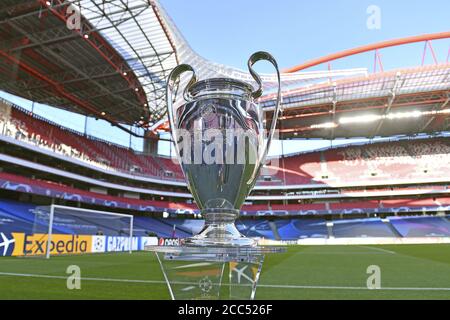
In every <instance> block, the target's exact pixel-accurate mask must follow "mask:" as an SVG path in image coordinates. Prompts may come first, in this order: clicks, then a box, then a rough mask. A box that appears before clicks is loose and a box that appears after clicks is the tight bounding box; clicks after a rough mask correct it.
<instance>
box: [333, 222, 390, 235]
mask: <svg viewBox="0 0 450 320" xmlns="http://www.w3.org/2000/svg"><path fill="white" fill-rule="evenodd" d="M333 235H334V236H335V237H336V238H348V237H396V236H397V234H396V233H395V232H394V230H392V228H390V227H389V226H388V225H387V223H385V222H383V221H381V219H379V218H367V219H351V220H348V219H345V220H335V221H333Z"/></svg>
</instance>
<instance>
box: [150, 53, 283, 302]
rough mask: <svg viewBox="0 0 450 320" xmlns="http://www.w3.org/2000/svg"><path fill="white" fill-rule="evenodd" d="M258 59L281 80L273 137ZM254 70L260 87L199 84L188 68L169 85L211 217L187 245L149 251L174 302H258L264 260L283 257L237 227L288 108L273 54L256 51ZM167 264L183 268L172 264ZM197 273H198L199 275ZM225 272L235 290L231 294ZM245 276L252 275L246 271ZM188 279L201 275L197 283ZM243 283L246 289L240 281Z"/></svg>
mask: <svg viewBox="0 0 450 320" xmlns="http://www.w3.org/2000/svg"><path fill="white" fill-rule="evenodd" d="M259 60H267V61H269V62H270V63H271V64H272V65H273V66H274V67H275V69H276V73H277V78H278V93H277V104H276V108H275V110H274V113H273V117H272V121H271V128H270V131H269V133H268V134H266V130H265V126H264V119H263V116H264V115H263V111H262V110H261V108H260V107H258V105H257V103H256V102H255V99H257V98H258V97H260V96H261V94H262V83H261V78H260V77H259V75H258V74H257V73H256V72H255V71H254V69H253V64H254V63H255V62H257V61H259ZM248 69H249V71H250V74H251V75H252V77H253V79H254V80H255V81H256V83H257V86H258V87H257V88H256V89H254V88H253V86H252V85H250V84H248V83H246V82H243V81H239V80H235V79H230V78H212V79H206V80H201V81H197V78H196V75H195V71H194V70H193V68H192V67H191V66H189V65H187V64H182V65H179V66H177V67H175V68H174V69H173V70H172V72H171V73H170V75H169V78H168V81H167V89H166V101H167V105H168V116H169V122H170V127H171V133H172V138H173V141H174V144H175V149H176V153H177V157H178V160H179V162H180V164H181V167H182V170H183V173H184V176H185V178H186V181H187V183H188V188H189V190H190V192H191V193H192V195H193V197H194V199H195V201H196V203H197V205H198V207H199V208H200V211H201V214H202V216H203V217H204V219H205V226H204V228H203V229H202V231H201V232H200V233H199V234H197V235H195V236H193V237H191V238H188V239H186V240H185V241H184V243H183V245H181V246H177V247H163V246H159V247H156V246H155V247H148V248H147V249H148V250H150V251H154V252H157V257H158V260H159V262H160V264H161V268H162V271H163V273H164V276H165V279H166V281H167V284H168V286H169V291H170V293H171V297H172V298H173V299H175V298H195V299H198V298H220V297H222V296H224V295H225V296H227V297H228V298H247V299H248V298H254V295H255V290H256V283H257V281H258V278H259V274H260V272H261V267H262V262H263V260H264V254H265V253H270V252H279V251H282V250H281V249H280V248H276V247H261V246H258V245H257V242H256V240H254V239H251V238H247V237H244V236H243V235H242V234H241V233H240V232H239V231H238V230H237V228H236V226H235V224H234V223H235V220H236V219H237V218H238V216H239V210H240V208H241V206H242V204H243V203H244V200H245V198H246V197H247V196H248V194H249V193H250V191H251V190H252V188H253V186H254V185H255V183H256V180H257V177H258V175H259V171H260V169H261V166H262V165H263V164H264V161H265V158H266V156H267V152H268V150H269V146H270V143H271V141H272V137H273V134H274V132H275V128H276V123H277V118H278V114H279V111H280V103H281V83H280V73H279V70H278V65H277V63H276V61H275V59H274V58H273V57H272V55H270V54H269V53H267V52H262V51H260V52H256V53H254V54H253V55H252V56H251V57H250V59H249V60H248ZM185 72H190V73H192V77H191V78H190V81H189V82H188V84H187V86H186V87H185V89H184V91H183V92H182V93H183V99H182V100H184V101H181V102H179V103H173V101H174V99H173V90H174V87H175V84H176V83H177V81H178V80H179V78H180V76H181V75H182V74H183V73H185ZM179 100H180V99H178V101H179ZM158 253H159V255H158ZM168 261H176V263H175V264H173V263H172V265H170V266H169V263H168ZM192 261H201V262H202V263H200V264H199V263H192ZM183 262H190V264H185V265H183ZM192 268H196V269H198V270H196V271H195V272H194V271H193V270H192ZM226 268H228V272H229V277H228V280H229V286H228V292H227V293H225V294H224V293H223V290H224V289H223V286H222V284H223V280H224V278H223V274H224V272H226V270H225V269H226ZM188 269H189V272H187V271H186V270H188ZM180 270H182V271H183V272H182V271H180ZM242 270H244V271H242ZM245 270H246V272H247V274H244V273H243V272H245ZM185 271H186V272H185ZM186 275H191V276H192V275H195V277H194V278H195V279H194V280H193V279H192V278H189V277H188V278H189V279H188V278H186ZM197 278H198V279H197ZM243 279H244V280H245V281H247V283H246V284H244V283H241V281H244V280H243ZM179 284H181V285H179ZM186 288H188V289H189V288H190V290H187V289H186ZM221 292H222V294H221Z"/></svg>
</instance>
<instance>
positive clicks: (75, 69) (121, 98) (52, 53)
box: [10, 22, 134, 105]
mask: <svg viewBox="0 0 450 320" xmlns="http://www.w3.org/2000/svg"><path fill="white" fill-rule="evenodd" d="M10 25H11V26H12V27H13V28H14V29H16V30H17V31H19V32H20V33H22V34H23V35H25V36H28V38H30V40H31V41H33V42H36V43H40V42H39V40H38V39H35V38H34V37H33V36H32V35H29V34H27V32H26V31H25V30H23V29H22V28H21V27H19V26H17V24H16V23H15V22H11V23H10ZM40 48H41V50H43V51H44V52H45V53H46V54H48V55H49V56H51V57H53V58H55V59H57V60H58V61H60V62H61V63H62V64H63V65H65V66H67V67H69V68H71V69H72V70H74V71H75V72H77V73H78V74H80V75H82V76H83V77H85V78H88V79H89V80H91V79H90V77H89V75H87V74H86V73H84V72H83V71H81V70H80V69H79V68H78V67H77V66H75V65H73V64H72V63H71V62H69V61H67V60H66V59H64V58H62V57H61V56H60V55H58V54H56V53H54V52H53V51H52V50H50V49H49V48H47V47H45V46H42V45H41V47H40ZM91 82H92V84H94V85H95V86H97V87H98V88H100V89H101V90H103V91H104V92H107V93H109V94H111V95H113V96H115V97H117V98H118V99H120V100H122V101H123V102H125V103H127V104H132V103H131V102H130V101H129V100H128V99H125V98H123V97H122V96H120V95H114V94H113V93H112V92H110V90H109V89H108V88H107V87H105V86H103V85H101V84H100V83H98V82H97V81H91ZM132 105H134V104H132Z"/></svg>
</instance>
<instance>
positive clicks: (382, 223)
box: [0, 200, 450, 240]
mask: <svg viewBox="0 0 450 320" xmlns="http://www.w3.org/2000/svg"><path fill="white" fill-rule="evenodd" d="M35 209H36V205H32V204H26V203H21V202H16V201H10V200H0V233H12V232H22V233H27V234H31V233H33V232H34V231H35V230H36V222H35V214H36V210H35ZM203 224H204V221H203V220H201V219H159V218H152V217H148V216H135V218H134V225H133V234H134V235H137V236H144V235H149V234H156V235H157V236H159V237H179V238H185V237H189V236H191V235H193V234H196V233H198V232H199V231H200V230H201V229H202V227H203ZM236 225H237V227H238V229H239V230H240V232H241V233H242V234H244V235H246V236H249V237H260V238H265V239H274V240H297V239H304V238H329V237H335V238H348V237H442V236H446V237H448V236H450V220H449V216H393V217H388V218H386V219H379V218H367V219H342V220H334V221H326V220H324V219H312V218H308V219H276V220H266V219H260V220H256V219H252V220H244V219H241V220H239V221H237V223H236ZM122 231H123V230H120V229H117V228H108V225H107V224H102V223H96V224H92V223H90V222H87V219H83V218H81V217H75V216H71V217H65V219H64V223H63V224H58V223H55V225H54V232H55V233H61V234H91V235H94V234H99V233H101V234H105V235H113V236H115V235H123V234H122V233H121V232H122Z"/></svg>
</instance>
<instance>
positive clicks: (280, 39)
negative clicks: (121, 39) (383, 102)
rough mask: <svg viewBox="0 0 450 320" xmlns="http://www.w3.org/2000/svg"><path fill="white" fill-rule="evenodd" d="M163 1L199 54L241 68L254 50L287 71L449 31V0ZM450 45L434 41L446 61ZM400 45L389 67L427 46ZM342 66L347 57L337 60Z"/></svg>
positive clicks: (413, 58)
mask: <svg viewBox="0 0 450 320" xmlns="http://www.w3.org/2000/svg"><path fill="white" fill-rule="evenodd" d="M160 3H161V4H162V5H163V7H164V8H165V9H166V11H167V12H168V13H169V15H170V16H171V17H172V19H173V20H174V22H175V24H176V25H177V26H178V28H179V29H180V30H181V32H182V34H183V35H184V36H185V38H186V39H187V41H188V42H189V44H190V45H191V47H192V48H193V49H194V50H195V51H196V52H197V53H199V54H200V55H202V56H203V57H205V58H207V59H210V60H212V61H215V62H218V63H223V64H226V65H230V66H234V67H238V68H242V69H245V66H246V62H247V59H248V57H249V56H250V54H251V53H253V52H254V51H257V50H265V51H269V52H271V53H272V54H273V55H274V56H275V58H276V59H277V60H278V64H279V65H280V67H281V68H287V67H291V66H295V65H298V64H300V63H302V62H305V61H307V60H310V59H313V58H317V57H321V56H324V55H327V54H330V53H334V52H338V51H341V50H344V49H349V48H353V47H356V46H360V45H365V44H370V43H375V42H379V41H384V40H389V39H395V38H399V37H406V36H414V35H418V34H423V33H434V32H442V31H449V30H450V20H449V18H448V13H449V12H450V1H448V0H429V1H419V0H409V1H406V0H369V1H366V0H339V1H336V0H315V1H306V0H279V1H268V0H259V1H258V0H245V1H242V0H227V1H211V0H192V1H180V0H160ZM374 7H375V8H378V12H379V17H380V19H379V21H380V23H379V24H377V25H375V24H373V23H372V24H370V28H369V27H368V26H367V22H368V20H369V19H370V18H371V17H373V14H372V13H373V12H374V11H373V8H374ZM368 12H369V13H368ZM370 21H372V20H370ZM440 42H442V43H440ZM449 45H450V40H449V39H447V40H445V41H439V43H438V41H436V44H434V43H433V46H436V48H435V51H436V54H437V55H438V58H439V59H440V60H442V61H444V60H445V59H446V58H447V53H448V48H449ZM237 48H238V50H236V49H237ZM441 48H442V50H441ZM402 49H403V50H400V51H399V50H392V49H386V53H385V54H383V52H382V54H383V60H386V62H384V61H383V63H385V64H386V68H389V66H393V67H395V66H396V65H398V64H399V62H400V61H399V56H398V55H397V54H396V53H398V52H403V53H404V54H403V55H402V58H401V59H402V61H401V63H405V64H407V63H409V64H411V65H417V64H420V62H421V56H422V51H423V43H420V44H418V45H412V46H407V47H403V48H402ZM413 49H414V50H413ZM416 49H417V50H416ZM391 50H392V55H391V52H390V51H391ZM414 51H415V52H414ZM394 53H395V54H394ZM413 53H414V54H413ZM367 57H368V59H367V62H368V65H370V66H372V65H373V53H371V54H368V55H367ZM429 57H430V58H431V56H430V55H429ZM361 59H363V57H362V56H361ZM340 63H345V61H342V62H336V63H335V64H336V65H339V64H340ZM349 63H350V62H349ZM355 63H356V62H355ZM352 64H353V61H352ZM355 66H356V65H353V67H355Z"/></svg>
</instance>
